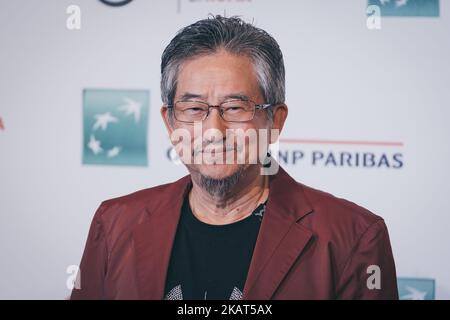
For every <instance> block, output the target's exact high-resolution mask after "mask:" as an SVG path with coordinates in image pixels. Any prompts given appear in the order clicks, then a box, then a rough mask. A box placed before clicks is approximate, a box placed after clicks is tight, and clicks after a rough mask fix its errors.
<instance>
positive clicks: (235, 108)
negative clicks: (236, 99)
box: [225, 106, 245, 113]
mask: <svg viewBox="0 0 450 320" xmlns="http://www.w3.org/2000/svg"><path fill="white" fill-rule="evenodd" d="M244 110H245V109H244V108H242V107H239V106H235V107H227V108H226V109H225V112H229V113H237V112H242V111H244Z"/></svg>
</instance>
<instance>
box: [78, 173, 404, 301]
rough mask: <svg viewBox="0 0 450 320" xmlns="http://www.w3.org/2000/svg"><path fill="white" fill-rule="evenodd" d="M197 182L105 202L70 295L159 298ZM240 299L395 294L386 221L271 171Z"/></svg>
mask: <svg viewBox="0 0 450 320" xmlns="http://www.w3.org/2000/svg"><path fill="white" fill-rule="evenodd" d="M190 185H191V179H190V176H189V175H188V176H185V177H183V178H181V179H180V180H178V181H176V182H173V183H169V184H165V185H160V186H157V187H153V188H149V189H144V190H141V191H137V192H135V193H132V194H130V195H126V196H123V197H119V198H115V199H111V200H107V201H104V202H103V203H102V204H101V205H100V207H99V208H98V210H97V212H96V213H95V216H94V218H93V221H92V224H91V227H90V230H89V235H88V239H87V243H86V247H85V250H84V254H83V257H82V260H81V265H80V271H79V275H80V280H81V281H80V284H81V289H74V290H73V291H72V295H71V299H162V298H163V296H164V286H165V279H166V273H167V268H168V264H169V259H170V254H171V248H172V244H173V241H174V238H175V233H176V229H177V223H178V220H179V217H180V211H181V206H182V203H183V199H184V196H185V195H186V192H187V191H188V190H189V188H190ZM371 265H376V266H379V268H380V269H379V271H380V273H379V282H378V283H379V284H380V286H381V287H380V289H377V288H373V287H371V288H369V287H370V286H368V285H367V283H368V282H370V283H373V278H370V277H371V275H372V273H373V271H372V270H371V269H370V268H369V266H371ZM368 268H369V269H368ZM375 276H376V275H375ZM369 278H370V279H369ZM243 299H398V293H397V282H396V273H395V265H394V259H393V256H392V250H391V245H390V242H389V236H388V231H387V229H386V225H385V223H384V221H383V219H382V218H380V217H378V216H376V215H374V214H373V213H371V212H369V211H368V210H366V209H364V208H362V207H359V206H357V205H356V204H354V203H352V202H349V201H346V200H343V199H339V198H336V197H334V196H332V195H330V194H328V193H325V192H322V191H319V190H315V189H312V188H310V187H307V186H305V185H303V184H301V183H298V182H296V181H295V180H294V179H293V178H291V177H290V176H289V175H288V174H287V173H286V172H285V171H284V170H283V169H282V168H280V170H279V172H278V173H277V174H276V175H274V176H271V177H270V194H269V198H268V202H267V207H266V212H265V214H264V218H263V220H262V224H261V229H260V231H259V235H258V239H257V242H256V247H255V250H254V253H253V258H252V261H251V264H250V269H249V272H248V276H247V280H246V282H245V286H244V291H243Z"/></svg>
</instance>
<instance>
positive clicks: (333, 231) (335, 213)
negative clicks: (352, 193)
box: [299, 183, 384, 242]
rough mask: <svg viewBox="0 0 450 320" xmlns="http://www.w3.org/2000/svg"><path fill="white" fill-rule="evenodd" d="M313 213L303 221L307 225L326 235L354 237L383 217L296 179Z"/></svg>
mask: <svg viewBox="0 0 450 320" xmlns="http://www.w3.org/2000/svg"><path fill="white" fill-rule="evenodd" d="M299 185H300V186H301V188H302V190H303V193H304V195H305V198H306V199H307V201H308V202H309V203H310V205H311V207H312V209H313V214H312V215H311V217H306V218H309V219H307V221H305V223H306V224H309V225H310V227H312V228H313V229H315V230H317V231H318V232H321V234H322V235H328V236H329V237H330V238H338V239H339V238H340V239H342V238H346V239H349V240H350V241H352V242H353V241H356V240H357V239H358V238H359V237H361V236H362V235H363V234H364V233H365V232H366V231H367V230H368V229H369V228H370V227H371V226H375V225H376V224H379V223H381V224H384V220H383V218H381V217H380V216H378V215H376V214H375V213H373V212H371V211H369V210H368V209H366V208H364V207H362V206H360V205H358V204H356V203H354V202H352V201H349V200H347V199H343V198H339V197H337V196H335V195H333V194H331V193H328V192H325V191H322V190H318V189H314V188H311V187H309V186H306V185H304V184H301V183H299Z"/></svg>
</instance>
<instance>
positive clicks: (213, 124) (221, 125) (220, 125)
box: [203, 108, 227, 134]
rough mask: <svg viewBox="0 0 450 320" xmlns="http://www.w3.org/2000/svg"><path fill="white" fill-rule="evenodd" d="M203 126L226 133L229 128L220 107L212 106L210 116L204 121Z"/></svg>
mask: <svg viewBox="0 0 450 320" xmlns="http://www.w3.org/2000/svg"><path fill="white" fill-rule="evenodd" d="M203 128H204V129H205V130H207V129H212V128H214V129H217V130H220V131H221V132H222V133H223V134H225V129H226V128H227V124H226V121H225V120H223V118H222V117H221V115H220V109H219V108H210V109H209V114H208V117H207V118H206V119H205V120H204V121H203Z"/></svg>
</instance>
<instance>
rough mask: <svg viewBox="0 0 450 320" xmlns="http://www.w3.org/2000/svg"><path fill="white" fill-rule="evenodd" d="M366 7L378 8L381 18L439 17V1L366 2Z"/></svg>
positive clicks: (377, 0) (380, 0)
mask: <svg viewBox="0 0 450 320" xmlns="http://www.w3.org/2000/svg"><path fill="white" fill-rule="evenodd" d="M368 6H369V7H370V6H378V7H379V8H380V13H381V16H391V17H401V16H404V17H439V0H368ZM372 8H373V7H372Z"/></svg>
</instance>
